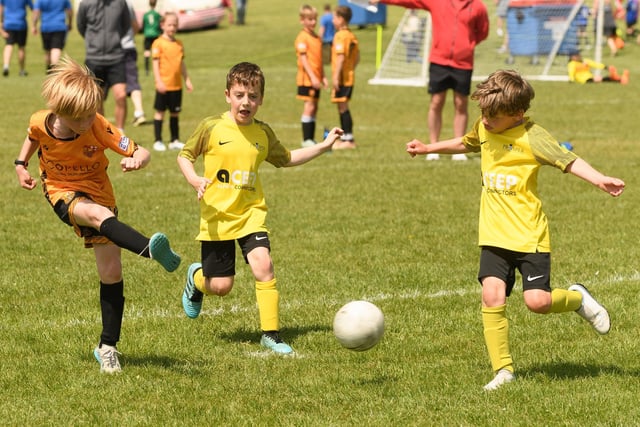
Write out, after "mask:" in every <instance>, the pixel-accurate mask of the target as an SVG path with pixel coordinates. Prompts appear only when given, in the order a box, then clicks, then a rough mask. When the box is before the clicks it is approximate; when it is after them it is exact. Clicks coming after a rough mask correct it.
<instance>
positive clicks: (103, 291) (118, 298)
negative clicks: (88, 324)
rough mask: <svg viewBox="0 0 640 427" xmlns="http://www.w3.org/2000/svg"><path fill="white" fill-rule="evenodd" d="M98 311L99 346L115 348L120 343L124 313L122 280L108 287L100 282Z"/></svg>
mask: <svg viewBox="0 0 640 427" xmlns="http://www.w3.org/2000/svg"><path fill="white" fill-rule="evenodd" d="M100 310H101V312H102V334H100V345H102V344H106V345H110V346H114V347H115V345H116V344H117V343H118V341H120V331H121V329H122V315H123V313H124V282H123V281H122V280H121V281H119V282H117V283H113V284H110V285H106V284H104V283H102V282H100Z"/></svg>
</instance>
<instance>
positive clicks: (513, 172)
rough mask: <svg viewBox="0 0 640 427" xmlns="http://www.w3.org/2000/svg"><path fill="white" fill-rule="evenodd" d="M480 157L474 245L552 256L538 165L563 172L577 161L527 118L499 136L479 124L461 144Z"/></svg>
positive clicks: (569, 152)
mask: <svg viewBox="0 0 640 427" xmlns="http://www.w3.org/2000/svg"><path fill="white" fill-rule="evenodd" d="M462 142H463V143H464V145H465V146H467V147H468V148H469V149H470V150H471V151H475V152H480V153H481V159H482V160H481V169H482V195H481V198H480V221H479V227H478V234H479V238H478V243H479V245H480V246H494V247H498V248H504V249H508V250H512V251H516V252H526V253H535V252H550V251H551V244H550V239H549V224H548V221H547V217H546V215H545V214H544V212H543V211H542V202H541V201H540V198H539V196H538V172H539V170H540V166H543V165H550V166H554V167H556V168H558V169H560V170H562V171H565V169H566V168H567V166H568V165H569V164H571V163H572V162H573V161H575V160H576V159H577V158H578V156H576V155H575V154H574V153H572V152H571V151H568V150H566V149H565V148H564V147H561V146H560V145H559V144H558V141H556V140H555V139H554V138H553V137H552V136H551V135H550V134H549V133H548V132H547V131H546V130H544V129H543V128H542V127H540V126H539V125H537V124H535V123H534V122H533V121H531V120H530V119H529V118H528V117H525V120H524V123H523V124H521V125H519V126H516V127H514V128H511V129H508V130H506V131H504V132H502V133H500V134H492V133H490V132H488V131H487V130H486V129H485V128H484V126H483V124H482V120H481V119H478V120H477V121H476V123H475V124H474V126H473V129H472V130H471V131H469V133H467V134H466V135H465V136H464V137H463V141H462Z"/></svg>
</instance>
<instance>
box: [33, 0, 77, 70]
mask: <svg viewBox="0 0 640 427" xmlns="http://www.w3.org/2000/svg"><path fill="white" fill-rule="evenodd" d="M31 18H32V20H33V34H34V35H36V34H38V21H40V36H41V37H42V47H43V49H44V52H45V53H44V65H45V69H46V70H47V71H49V70H50V69H51V67H52V66H54V65H56V64H57V63H58V61H59V60H60V56H61V55H62V50H63V49H64V47H65V44H66V41H67V33H68V32H69V30H71V28H73V8H72V7H71V2H70V1H69V0H36V2H35V4H34V8H33V14H32V16H31Z"/></svg>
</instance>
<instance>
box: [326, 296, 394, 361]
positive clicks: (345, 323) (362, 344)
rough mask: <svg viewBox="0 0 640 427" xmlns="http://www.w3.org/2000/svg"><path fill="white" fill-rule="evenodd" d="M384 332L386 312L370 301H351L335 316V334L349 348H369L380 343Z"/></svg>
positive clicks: (359, 349) (358, 349)
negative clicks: (383, 312)
mask: <svg viewBox="0 0 640 427" xmlns="http://www.w3.org/2000/svg"><path fill="white" fill-rule="evenodd" d="M383 333H384V314H382V311H381V310H380V309H379V308H378V307H377V306H376V305H375V304H372V303H370V302H368V301H351V302H350V303H347V304H345V305H344V306H342V308H341V309H340V310H338V312H337V313H336V315H335V317H334V318H333V334H334V335H335V336H336V338H337V340H338V342H339V343H340V344H341V345H342V346H343V347H345V348H348V349H349V350H354V351H365V350H369V349H370V348H371V347H373V346H374V345H376V344H378V342H379V341H380V339H381V338H382V334H383Z"/></svg>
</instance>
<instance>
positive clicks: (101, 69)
mask: <svg viewBox="0 0 640 427" xmlns="http://www.w3.org/2000/svg"><path fill="white" fill-rule="evenodd" d="M76 20H77V26H78V31H79V32H80V35H82V37H84V43H85V48H86V57H85V64H86V66H87V67H88V68H89V69H90V70H91V71H92V72H93V74H94V75H95V76H96V77H97V78H98V79H99V81H100V85H101V88H102V92H103V95H104V96H103V102H102V105H101V106H100V109H99V110H98V112H99V113H100V114H103V115H104V99H105V98H106V96H107V92H108V91H109V89H111V91H112V93H113V98H114V102H115V111H114V116H115V117H114V119H115V120H114V121H115V124H116V126H117V127H118V129H120V130H123V129H124V123H125V118H126V115H127V85H126V71H125V65H124V49H123V48H122V38H123V37H124V36H125V35H126V34H127V31H129V30H130V29H131V17H130V16H129V9H128V8H127V4H126V2H125V0H82V1H81V2H80V5H79V6H78V14H77V17H76Z"/></svg>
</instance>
